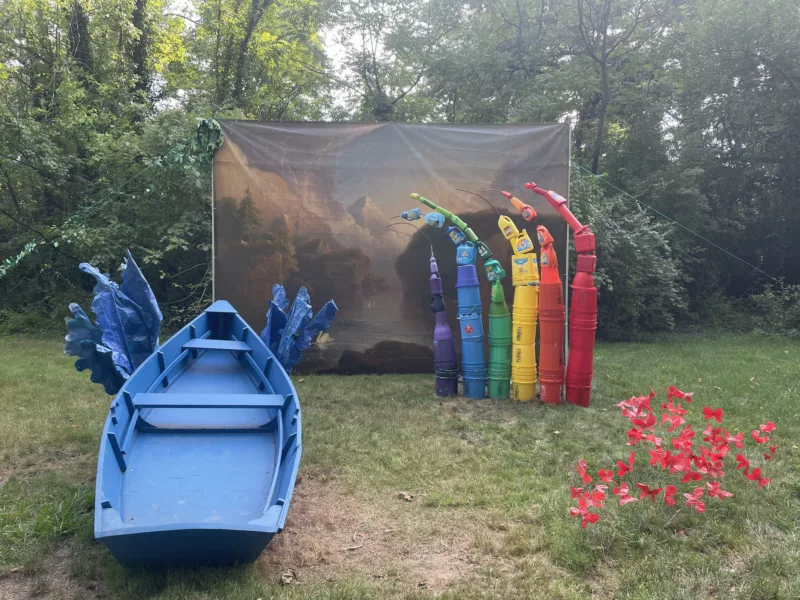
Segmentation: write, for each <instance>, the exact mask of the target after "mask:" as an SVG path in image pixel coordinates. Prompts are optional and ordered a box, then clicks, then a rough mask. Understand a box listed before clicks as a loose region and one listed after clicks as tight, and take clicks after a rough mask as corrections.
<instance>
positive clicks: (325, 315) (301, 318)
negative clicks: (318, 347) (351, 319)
mask: <svg viewBox="0 0 800 600" xmlns="http://www.w3.org/2000/svg"><path fill="white" fill-rule="evenodd" d="M272 298H273V299H272V300H271V301H270V303H269V308H268V310H267V326H266V327H264V330H263V331H262V332H261V335H260V337H261V339H262V340H263V341H264V343H265V344H266V345H267V347H268V348H269V349H270V350H272V352H273V354H275V356H276V357H277V359H278V361H279V362H280V363H281V365H282V366H283V368H284V369H286V371H287V372H291V370H292V367H294V366H295V365H296V364H297V363H299V362H300V360H301V359H302V353H303V351H304V350H308V348H310V347H311V344H312V342H313V341H314V338H315V337H316V336H317V335H318V334H320V333H323V332H325V331H328V329H329V328H330V326H331V321H333V320H334V319H335V318H336V312H337V311H338V310H339V308H338V307H337V306H336V303H335V302H334V301H333V300H328V302H326V303H325V306H323V307H322V309H321V310H320V311H319V312H318V313H317V314H316V315H315V316H314V317H313V318H312V312H313V311H312V310H311V298H310V297H309V295H308V290H306V288H305V287H301V288H300V291H299V292H297V296H296V297H295V299H294V302H293V303H292V305H291V308H289V301H288V299H287V298H286V290H285V289H284V288H283V286H282V285H278V284H277V283H276V284H275V285H273V286H272ZM287 308H289V313H288V314H287V313H286V312H285V311H286V309H287Z"/></svg>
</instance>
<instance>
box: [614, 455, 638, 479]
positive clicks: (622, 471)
mask: <svg viewBox="0 0 800 600" xmlns="http://www.w3.org/2000/svg"><path fill="white" fill-rule="evenodd" d="M634 462H636V455H635V454H634V453H633V452H631V453H630V454H629V455H628V463H629V464H625V463H624V462H622V461H621V460H618V461H617V466H618V467H619V470H618V471H617V475H619V476H620V477H625V475H626V474H627V473H630V472H631V471H633V463H634Z"/></svg>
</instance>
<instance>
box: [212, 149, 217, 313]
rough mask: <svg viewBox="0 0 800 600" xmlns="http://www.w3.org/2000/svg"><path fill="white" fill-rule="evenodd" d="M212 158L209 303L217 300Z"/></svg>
mask: <svg viewBox="0 0 800 600" xmlns="http://www.w3.org/2000/svg"><path fill="white" fill-rule="evenodd" d="M214 160H215V159H214V158H213V157H212V158H211V303H212V304H213V303H214V302H216V301H217V239H216V232H215V229H216V227H215V222H214Z"/></svg>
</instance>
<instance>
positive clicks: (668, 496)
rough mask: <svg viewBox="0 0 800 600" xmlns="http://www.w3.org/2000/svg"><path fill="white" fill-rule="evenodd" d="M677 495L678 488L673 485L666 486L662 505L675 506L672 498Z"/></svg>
mask: <svg viewBox="0 0 800 600" xmlns="http://www.w3.org/2000/svg"><path fill="white" fill-rule="evenodd" d="M677 493H678V488H676V487H675V486H674V485H668V486H667V489H665V490H664V503H665V504H666V505H667V506H674V505H675V498H673V496H674V495H675V494H677Z"/></svg>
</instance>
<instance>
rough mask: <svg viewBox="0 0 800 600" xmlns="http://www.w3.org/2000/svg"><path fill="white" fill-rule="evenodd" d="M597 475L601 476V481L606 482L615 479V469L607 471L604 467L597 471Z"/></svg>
mask: <svg viewBox="0 0 800 600" xmlns="http://www.w3.org/2000/svg"><path fill="white" fill-rule="evenodd" d="M597 475H598V476H599V477H600V481H605V482H606V483H608V482H610V481H611V480H612V479H614V471H606V470H604V469H600V470H599V471H598V472H597Z"/></svg>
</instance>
